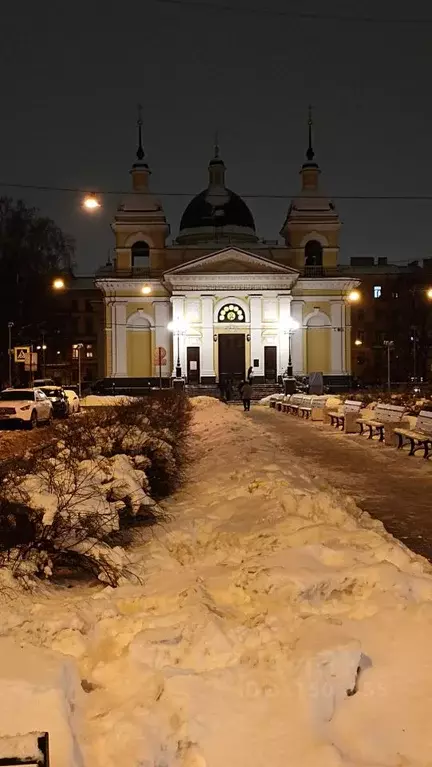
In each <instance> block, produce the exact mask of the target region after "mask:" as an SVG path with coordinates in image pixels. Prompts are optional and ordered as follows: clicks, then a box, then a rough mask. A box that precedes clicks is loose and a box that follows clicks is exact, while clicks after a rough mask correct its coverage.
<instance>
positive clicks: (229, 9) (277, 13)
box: [153, 0, 432, 25]
mask: <svg viewBox="0 0 432 767" xmlns="http://www.w3.org/2000/svg"><path fill="white" fill-rule="evenodd" d="M153 2H154V3H156V4H158V5H171V6H178V7H180V8H181V7H191V8H194V9H196V10H199V11H216V12H223V13H236V14H238V15H240V16H243V15H245V16H268V17H276V18H277V17H279V18H288V19H293V20H299V21H324V22H325V21H327V22H332V21H341V22H347V23H349V24H357V23H359V24H400V25H404V24H420V25H422V24H432V17H425V18H421V17H413V16H396V17H394V16H362V15H360V16H345V15H342V14H338V13H315V12H314V11H310V12H308V11H290V10H282V9H280V10H278V9H277V8H268V7H266V8H263V7H261V8H258V7H255V8H254V7H252V8H251V7H248V6H246V5H245V6H240V7H239V6H236V5H232V4H230V3H217V2H212V0H210V2H203V0H153Z"/></svg>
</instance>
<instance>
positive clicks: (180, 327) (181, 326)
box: [167, 317, 187, 378]
mask: <svg viewBox="0 0 432 767" xmlns="http://www.w3.org/2000/svg"><path fill="white" fill-rule="evenodd" d="M167 328H168V330H169V331H170V333H172V334H173V335H177V363H176V378H181V377H182V369H181V361H180V336H181V335H183V334H184V333H186V330H187V324H186V322H185V321H184V320H183V319H181V317H177V319H176V320H172V322H169V323H168V325H167Z"/></svg>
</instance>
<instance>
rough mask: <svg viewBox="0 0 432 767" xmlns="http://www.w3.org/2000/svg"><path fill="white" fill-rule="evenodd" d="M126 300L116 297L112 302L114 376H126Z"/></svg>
mask: <svg viewBox="0 0 432 767" xmlns="http://www.w3.org/2000/svg"><path fill="white" fill-rule="evenodd" d="M126 303H127V302H126V301H120V300H118V299H116V301H115V303H114V307H113V308H114V316H115V372H113V376H115V377H116V378H126V377H127V374H128V373H127V352H126Z"/></svg>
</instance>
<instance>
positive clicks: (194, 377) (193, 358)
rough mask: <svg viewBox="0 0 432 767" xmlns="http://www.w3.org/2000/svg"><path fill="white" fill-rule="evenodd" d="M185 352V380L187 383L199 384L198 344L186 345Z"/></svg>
mask: <svg viewBox="0 0 432 767" xmlns="http://www.w3.org/2000/svg"><path fill="white" fill-rule="evenodd" d="M186 354H187V382H188V384H199V382H200V348H199V346H188V347H187V350H186Z"/></svg>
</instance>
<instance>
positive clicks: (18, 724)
mask: <svg viewBox="0 0 432 767" xmlns="http://www.w3.org/2000/svg"><path fill="white" fill-rule="evenodd" d="M82 696H83V692H82V689H81V684H80V679H79V676H78V674H77V671H76V668H75V666H74V663H73V662H72V661H71V660H68V659H67V658H65V657H64V656H62V655H60V654H57V653H53V652H50V651H48V650H41V649H36V648H32V647H26V648H24V647H17V646H16V644H15V643H14V642H12V641H10V640H5V639H1V640H0V758H3V757H10V756H14V757H21V758H24V757H29V758H35V757H38V756H40V753H39V749H38V744H37V738H38V735H39V734H40V733H41V732H48V731H49V742H50V745H49V748H50V757H51V764H53V765H56V764H58V765H62V767H81V766H82V765H83V761H82V755H81V749H80V747H79V745H78V740H79V737H80V732H79V728H80V721H79V717H78V716H77V710H78V708H79V706H80V700H81V698H82ZM29 733H32V734H29ZM23 735H24V737H23ZM11 749H13V750H11Z"/></svg>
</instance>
